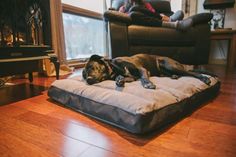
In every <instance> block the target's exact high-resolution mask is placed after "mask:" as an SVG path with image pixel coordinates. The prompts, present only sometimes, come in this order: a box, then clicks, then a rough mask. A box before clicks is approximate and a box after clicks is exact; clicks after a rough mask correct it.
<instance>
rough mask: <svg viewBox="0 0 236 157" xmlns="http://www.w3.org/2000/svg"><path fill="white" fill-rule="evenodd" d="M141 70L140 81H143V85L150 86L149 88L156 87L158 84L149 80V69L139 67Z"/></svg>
mask: <svg viewBox="0 0 236 157" xmlns="http://www.w3.org/2000/svg"><path fill="white" fill-rule="evenodd" d="M139 72H140V74H141V78H140V81H141V83H142V86H143V87H144V88H148V89H156V85H154V84H153V83H152V82H151V81H150V80H149V76H148V71H147V70H146V69H145V68H139Z"/></svg>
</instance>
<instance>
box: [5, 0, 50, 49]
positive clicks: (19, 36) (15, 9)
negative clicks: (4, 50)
mask: <svg viewBox="0 0 236 157" xmlns="http://www.w3.org/2000/svg"><path fill="white" fill-rule="evenodd" d="M0 11H1V12H0V47H18V46H20V45H41V46H42V45H51V35H50V32H51V30H50V8H49V0H1V1H0Z"/></svg>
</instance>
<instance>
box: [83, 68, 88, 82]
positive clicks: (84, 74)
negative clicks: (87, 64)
mask: <svg viewBox="0 0 236 157" xmlns="http://www.w3.org/2000/svg"><path fill="white" fill-rule="evenodd" d="M82 76H83V79H85V80H86V79H87V72H86V70H85V69H83V71H82Z"/></svg>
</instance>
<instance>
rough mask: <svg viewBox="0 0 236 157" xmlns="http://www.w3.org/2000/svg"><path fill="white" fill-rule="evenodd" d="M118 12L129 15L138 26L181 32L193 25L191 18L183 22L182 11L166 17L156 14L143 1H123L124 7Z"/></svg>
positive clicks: (148, 4) (150, 6) (156, 12)
mask: <svg viewBox="0 0 236 157" xmlns="http://www.w3.org/2000/svg"><path fill="white" fill-rule="evenodd" d="M119 12H123V13H127V14H129V15H130V17H131V18H132V20H133V21H134V23H136V24H140V25H151V26H158V27H168V28H175V29H177V30H181V31H186V30H187V29H189V28H190V27H191V26H192V25H193V21H192V19H191V18H187V19H184V20H183V17H184V13H183V11H180V10H179V11H177V12H175V13H174V14H173V15H172V16H170V17H168V16H166V15H164V14H160V13H158V11H157V10H155V9H154V8H153V7H152V5H151V4H150V3H149V2H144V1H143V0H125V3H124V5H123V6H121V7H120V8H119Z"/></svg>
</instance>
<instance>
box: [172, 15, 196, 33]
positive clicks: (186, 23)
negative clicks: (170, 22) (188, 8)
mask: <svg viewBox="0 0 236 157" xmlns="http://www.w3.org/2000/svg"><path fill="white" fill-rule="evenodd" d="M192 25H193V20H192V19H189V18H188V19H184V20H182V21H177V27H176V29H177V30H180V31H187V30H188V29H189V28H190V27H192Z"/></svg>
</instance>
